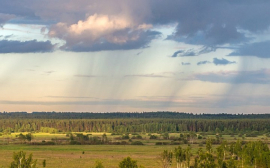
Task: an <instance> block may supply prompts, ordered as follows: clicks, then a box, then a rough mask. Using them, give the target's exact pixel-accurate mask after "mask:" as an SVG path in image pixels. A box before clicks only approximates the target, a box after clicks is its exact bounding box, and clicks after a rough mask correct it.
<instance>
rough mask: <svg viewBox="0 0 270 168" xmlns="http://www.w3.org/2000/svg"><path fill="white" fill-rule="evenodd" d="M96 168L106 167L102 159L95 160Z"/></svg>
mask: <svg viewBox="0 0 270 168" xmlns="http://www.w3.org/2000/svg"><path fill="white" fill-rule="evenodd" d="M94 168H104V166H103V164H102V162H101V161H99V160H96V162H95V167H94Z"/></svg>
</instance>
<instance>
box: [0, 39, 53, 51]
mask: <svg viewBox="0 0 270 168" xmlns="http://www.w3.org/2000/svg"><path fill="white" fill-rule="evenodd" d="M53 50H54V45H52V43H51V42H50V41H46V42H39V41H36V40H31V41H24V42H22V41H8V40H2V41H0V53H31V52H51V51H53Z"/></svg>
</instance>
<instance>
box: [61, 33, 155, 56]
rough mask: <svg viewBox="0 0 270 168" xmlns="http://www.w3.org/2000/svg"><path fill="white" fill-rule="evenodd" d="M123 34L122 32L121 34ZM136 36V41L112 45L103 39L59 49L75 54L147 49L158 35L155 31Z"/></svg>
mask: <svg viewBox="0 0 270 168" xmlns="http://www.w3.org/2000/svg"><path fill="white" fill-rule="evenodd" d="M123 33H124V32H123ZM134 33H136V34H137V36H138V39H136V40H128V41H127V42H125V43H120V44H118V43H112V42H108V41H106V40H105V39H98V40H96V41H94V43H92V44H91V43H90V44H89V43H87V41H85V42H79V43H76V44H71V45H69V44H66V45H64V46H62V47H61V49H63V50H67V51H75V52H88V51H102V50H130V49H139V48H145V47H148V44H149V43H150V42H151V40H153V39H154V38H157V37H158V36H159V35H160V33H159V32H157V31H146V32H144V31H140V32H134ZM125 34H126V35H127V36H132V35H131V34H129V33H128V31H126V32H125Z"/></svg>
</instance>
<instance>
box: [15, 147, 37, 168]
mask: <svg viewBox="0 0 270 168" xmlns="http://www.w3.org/2000/svg"><path fill="white" fill-rule="evenodd" d="M36 164H37V160H33V155H32V154H30V155H29V157H28V158H26V153H25V152H23V151H20V152H18V153H16V152H14V153H13V161H12V162H11V164H10V168H36Z"/></svg>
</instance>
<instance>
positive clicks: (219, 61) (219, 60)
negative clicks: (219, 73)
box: [213, 58, 236, 65]
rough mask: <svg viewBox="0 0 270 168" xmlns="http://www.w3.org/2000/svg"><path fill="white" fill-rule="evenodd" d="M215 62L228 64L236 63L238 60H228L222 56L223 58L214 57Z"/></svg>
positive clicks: (216, 63)
mask: <svg viewBox="0 0 270 168" xmlns="http://www.w3.org/2000/svg"><path fill="white" fill-rule="evenodd" d="M213 63H214V64H215V65H228V64H235V63H236V62H235V61H229V60H226V59H224V58H222V59H218V58H213Z"/></svg>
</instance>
